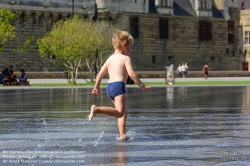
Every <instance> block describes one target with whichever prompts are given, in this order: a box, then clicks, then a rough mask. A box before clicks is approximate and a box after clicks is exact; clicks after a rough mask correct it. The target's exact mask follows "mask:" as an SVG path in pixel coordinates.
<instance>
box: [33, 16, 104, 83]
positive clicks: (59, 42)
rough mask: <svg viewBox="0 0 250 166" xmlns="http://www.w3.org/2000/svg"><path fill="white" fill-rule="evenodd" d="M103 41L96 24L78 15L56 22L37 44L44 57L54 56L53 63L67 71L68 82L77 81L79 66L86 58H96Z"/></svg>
mask: <svg viewBox="0 0 250 166" xmlns="http://www.w3.org/2000/svg"><path fill="white" fill-rule="evenodd" d="M102 42H103V37H102V36H101V35H100V33H99V32H98V31H97V30H96V28H95V26H93V24H92V23H91V22H87V21H84V20H83V19H81V18H79V16H77V15H76V16H75V17H74V18H72V19H71V18H70V19H67V20H65V21H59V22H57V23H55V24H54V26H53V29H52V30H51V31H50V32H49V33H48V34H46V35H45V36H44V37H43V38H42V39H38V41H37V44H38V49H39V51H40V53H41V54H42V57H48V56H53V57H54V58H53V59H54V60H53V64H55V65H56V66H57V67H62V68H63V69H64V70H65V71H67V73H68V82H72V83H75V82H76V78H77V73H78V68H79V67H80V66H81V65H82V64H83V63H84V61H85V60H86V59H90V58H93V59H94V55H95V53H96V50H98V48H99V46H100V44H101V43H102Z"/></svg>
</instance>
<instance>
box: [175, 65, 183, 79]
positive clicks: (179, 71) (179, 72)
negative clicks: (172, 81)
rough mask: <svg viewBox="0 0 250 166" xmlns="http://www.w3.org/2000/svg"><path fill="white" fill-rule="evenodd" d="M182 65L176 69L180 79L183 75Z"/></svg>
mask: <svg viewBox="0 0 250 166" xmlns="http://www.w3.org/2000/svg"><path fill="white" fill-rule="evenodd" d="M181 70H182V69H181V64H179V66H178V68H177V69H176V71H178V78H181V77H182V75H181Z"/></svg>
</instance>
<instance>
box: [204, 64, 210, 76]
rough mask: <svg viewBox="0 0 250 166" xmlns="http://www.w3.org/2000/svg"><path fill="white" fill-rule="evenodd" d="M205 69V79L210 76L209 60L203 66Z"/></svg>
mask: <svg viewBox="0 0 250 166" xmlns="http://www.w3.org/2000/svg"><path fill="white" fill-rule="evenodd" d="M203 71H204V73H205V79H207V77H208V71H209V67H208V64H207V62H206V63H205V65H204V66H203Z"/></svg>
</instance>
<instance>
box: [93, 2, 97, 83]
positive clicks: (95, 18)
mask: <svg viewBox="0 0 250 166" xmlns="http://www.w3.org/2000/svg"><path fill="white" fill-rule="evenodd" d="M97 18H98V11H97V4H96V3H95V15H94V18H93V21H97ZM95 58H96V59H95V78H96V76H97V66H96V61H97V59H98V50H96V53H95Z"/></svg>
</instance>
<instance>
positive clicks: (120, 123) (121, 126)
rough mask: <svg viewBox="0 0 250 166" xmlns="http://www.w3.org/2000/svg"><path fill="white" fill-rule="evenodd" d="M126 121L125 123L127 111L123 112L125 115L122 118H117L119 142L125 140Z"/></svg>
mask: <svg viewBox="0 0 250 166" xmlns="http://www.w3.org/2000/svg"><path fill="white" fill-rule="evenodd" d="M126 121H127V110H126V111H125V114H124V116H123V117H121V118H118V128H119V132H120V137H119V140H126V138H127V134H126Z"/></svg>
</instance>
